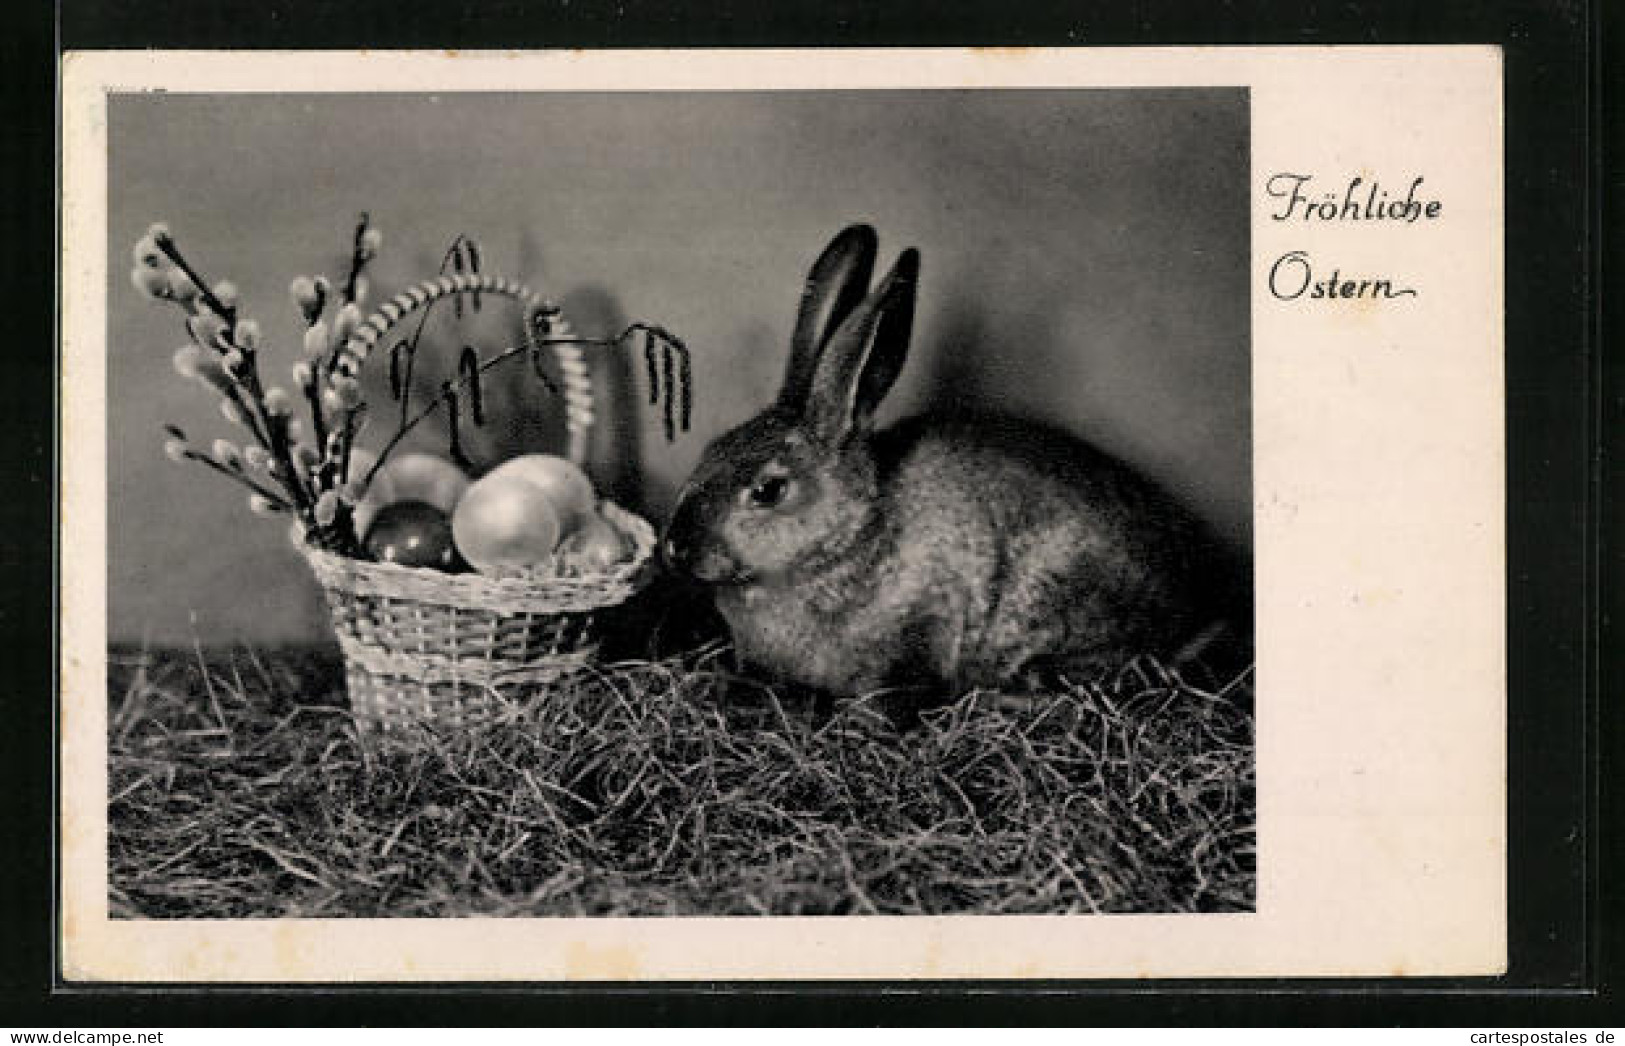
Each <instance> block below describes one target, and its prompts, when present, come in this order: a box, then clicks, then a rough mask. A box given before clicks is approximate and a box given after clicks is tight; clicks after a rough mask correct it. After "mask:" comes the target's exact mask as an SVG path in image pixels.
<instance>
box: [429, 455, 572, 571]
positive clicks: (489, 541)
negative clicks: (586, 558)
mask: <svg viewBox="0 0 1625 1046" xmlns="http://www.w3.org/2000/svg"><path fill="white" fill-rule="evenodd" d="M451 532H452V540H453V541H455V542H456V544H457V550H458V551H459V552H461V553H462V555H463V558H464V559H466V560H468V562H469V563H470V564H472V565H473V567H474V569H475V570H478V571H479V572H480V573H482V574H502V573H508V572H511V571H515V570H527V569H529V568H532V567H535V566H539V565H540V564H542V563H545V562H546V561H547V560H548V559H549V558H550V557H551V556H552V555H553V549H554V547H555V546H557V545H558V543H559V533H560V525H559V516H558V511H557V509H556V508H555V507H554V504H553V501H552V499H551V498H549V497H548V496H547V494H546V492H544V491H543V490H542V488H541V487H539V486H537V485H536V484H534V483H531V482H528V481H527V480H525V479H522V478H520V477H517V476H514V475H506V476H502V475H498V474H496V473H494V472H493V473H492V474H491V475H489V476H486V477H485V478H483V479H481V480H479V481H478V482H476V483H474V484H473V485H472V486H470V487H469V488H468V490H467V492H466V493H464V494H463V497H462V500H461V501H459V502H458V503H457V510H456V512H455V513H454V514H453V515H452V519H451Z"/></svg>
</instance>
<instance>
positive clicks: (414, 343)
mask: <svg viewBox="0 0 1625 1046" xmlns="http://www.w3.org/2000/svg"><path fill="white" fill-rule="evenodd" d="M465 244H466V245H467V246H468V248H469V250H470V251H471V252H472V253H473V268H474V271H475V272H478V271H479V251H478V250H476V249H475V248H474V241H473V240H471V239H469V238H468V236H467V235H466V234H462V233H459V234H458V236H457V238H456V239H455V240H453V241H451V246H450V247H448V248H447V249H446V254H445V256H444V257H442V258H441V259H440V271H439V272H438V273H437V274H436V275H439V276H444V275H446V268H447V267H448V266H450V265H451V264H452V256H453V255H455V254H457V253H458V252H459V251H460V250H461V248H462V247H463V246H464V245H465ZM459 300H461V298H460V296H459ZM477 300H478V299H476V301H477ZM439 304H440V299H436V300H434V301H432V302H430V303H429V307H428V308H426V309H424V310H423V312H422V313H420V314H419V316H418V325H417V327H416V328H415V329H414V330H413V331H412V337H411V339H410V340H409V341H407V342H406V343H405V344H406V346H407V349H406V366H405V367H403V368H401V372H402V373H401V420H400V424H402V425H405V424H406V419H407V413H408V407H409V405H410V404H411V402H412V370H413V365H414V364H415V363H416V362H417V356H418V341H419V340H420V339H421V338H422V337H423V328H424V327H425V326H426V325H427V324H428V322H429V314H430V313H432V312H434V310H435V307H436V306H438V305H439ZM475 307H476V309H477V308H478V305H477V304H476V306H475ZM367 478H368V480H369V481H370V480H371V478H372V477H371V476H368V477H367Z"/></svg>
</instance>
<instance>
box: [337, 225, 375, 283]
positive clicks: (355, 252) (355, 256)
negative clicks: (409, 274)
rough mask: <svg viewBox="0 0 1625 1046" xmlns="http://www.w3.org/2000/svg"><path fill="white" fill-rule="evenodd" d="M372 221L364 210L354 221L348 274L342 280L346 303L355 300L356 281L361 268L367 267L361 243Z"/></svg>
mask: <svg viewBox="0 0 1625 1046" xmlns="http://www.w3.org/2000/svg"><path fill="white" fill-rule="evenodd" d="M371 222H372V219H371V217H370V216H369V215H368V214H367V212H366V211H362V212H361V217H360V219H359V220H358V221H357V222H356V223H355V237H354V238H353V239H352V240H351V243H350V275H349V276H347V277H346V278H345V280H344V301H345V303H346V304H348V303H349V302H353V301H355V288H356V283H357V282H358V281H359V280H360V279H361V270H363V269H365V268H366V267H367V249H366V247H364V246H363V245H362V243H361V241H362V239H363V238H364V237H365V236H366V235H367V226H368V225H370V224H371Z"/></svg>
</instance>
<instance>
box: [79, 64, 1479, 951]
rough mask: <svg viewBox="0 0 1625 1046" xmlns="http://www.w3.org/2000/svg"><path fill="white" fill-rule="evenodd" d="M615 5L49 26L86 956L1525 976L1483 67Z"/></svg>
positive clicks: (82, 945) (81, 916) (81, 931)
mask: <svg viewBox="0 0 1625 1046" xmlns="http://www.w3.org/2000/svg"><path fill="white" fill-rule="evenodd" d="M636 57H637V56H634V55H632V54H630V53H614V52H569V53H565V52H555V53H545V54H544V53H521V52H515V53H512V54H500V55H498V54H489V55H479V54H468V55H459V54H430V53H426V52H378V53H363V52H333V53H330V54H323V55H319V56H318V55H291V54H280V55H279V54H264V55H250V54H246V53H228V52H218V53H203V52H198V53H179V52H176V53H157V54H153V55H150V56H146V57H145V58H143V57H141V56H136V55H115V54H111V53H108V54H90V55H83V56H76V58H75V60H73V61H70V62H69V63H68V64H67V66H66V69H67V72H68V87H69V90H68V91H67V92H66V94H65V99H66V101H65V103H64V114H65V124H64V126H65V138H64V141H65V146H64V162H65V168H66V170H67V171H68V172H70V175H73V176H74V177H71V178H70V179H69V181H67V182H66V183H65V184H66V185H67V186H68V187H69V188H68V190H66V191H65V195H64V214H65V217H64V263H63V264H64V273H65V274H67V275H66V277H65V282H64V311H63V314H64V317H65V323H66V326H65V333H64V352H63V361H64V362H63V382H64V384H63V389H64V397H65V398H64V405H63V413H62V425H63V447H64V455H65V462H66V469H65V483H64V491H65V500H64V520H65V526H67V527H68V528H69V529H71V530H72V532H73V533H74V534H75V535H77V538H76V540H75V541H74V542H71V543H68V544H66V545H65V548H66V549H68V552H69V553H70V554H65V555H64V559H63V578H64V580H63V620H64V632H63V637H64V645H63V662H62V665H63V673H64V680H65V684H64V686H65V689H64V724H65V725H64V734H63V738H64V740H63V749H62V752H63V767H64V777H63V779H64V782H65V788H66V789H67V796H66V806H65V810H67V811H68V813H69V815H70V816H67V817H66V819H65V821H64V836H63V838H64V853H65V860H64V895H65V897H66V898H67V903H68V907H69V914H70V918H69V920H68V922H67V926H68V929H67V930H66V931H65V939H66V941H67V947H68V954H69V968H70V969H71V970H75V971H78V972H80V973H82V974H83V975H84V976H86V977H89V978H91V979H97V978H108V977H111V978H118V979H124V980H130V981H144V980H153V979H159V980H162V979H166V978H168V977H175V976H178V977H180V978H181V979H199V980H216V979H221V980H255V981H265V982H275V981H280V980H292V981H305V980H313V979H323V978H333V977H337V978H340V979H358V978H360V979H367V978H371V979H377V980H382V981H389V980H426V979H443V980H477V979H487V980H503V979H515V978H518V979H533V980H538V981H553V980H602V981H624V980H644V979H652V980H664V979H672V978H678V979H682V978H695V977H702V978H704V977H718V978H728V977H733V978H741V979H756V978H772V977H784V976H810V977H814V978H857V979H863V978H877V977H879V978H886V977H916V978H918V977H982V978H987V977H1006V978H1008V977H1015V978H1036V977H1046V976H1070V977H1075V976H1103V977H1145V976H1157V975H1190V974H1199V975H1208V976H1243V975H1277V974H1300V975H1310V974H1314V975H1328V976H1339V975H1352V974H1359V973H1372V972H1375V973H1380V974H1382V975H1390V974H1395V971H1398V974H1397V975H1428V974H1438V973H1447V974H1448V973H1463V972H1482V971H1493V970H1495V969H1497V968H1504V964H1505V912H1504V899H1505V888H1506V887H1505V821H1504V806H1505V773H1504V750H1505V736H1506V734H1505V694H1504V686H1505V667H1504V666H1505V655H1504V646H1503V644H1504V639H1505V635H1504V623H1503V621H1502V619H1501V618H1500V617H1499V616H1498V614H1497V613H1496V609H1495V608H1496V606H1497V605H1498V601H1499V600H1501V598H1502V596H1503V590H1502V581H1501V578H1500V576H1499V575H1498V574H1497V573H1496V572H1495V571H1494V570H1488V569H1486V565H1493V564H1494V563H1496V562H1498V558H1497V557H1499V556H1501V555H1502V552H1503V545H1502V542H1503V535H1502V530H1501V527H1502V505H1503V504H1504V502H1503V500H1502V498H1503V489H1502V483H1503V474H1504V458H1503V455H1502V450H1501V444H1500V442H1499V440H1500V435H1501V427H1500V426H1501V413H1500V411H1501V391H1500V377H1501V369H1500V368H1501V365H1502V364H1501V355H1500V353H1501V341H1500V336H1499V333H1498V328H1497V327H1496V326H1495V322H1496V319H1495V318H1496V317H1497V316H1498V314H1499V308H1500V301H1501V298H1500V295H1501V285H1500V282H1499V269H1498V268H1497V265H1498V262H1499V253H1498V252H1499V239H1498V238H1497V237H1498V236H1499V230H1500V210H1499V208H1500V197H1499V189H1498V186H1499V181H1498V177H1497V172H1498V167H1497V164H1498V162H1499V153H1498V151H1497V150H1498V149H1499V145H1498V141H1499V139H1498V137H1497V136H1498V134H1499V124H1498V122H1497V121H1498V119H1499V111H1498V109H1497V108H1496V105H1497V103H1496V95H1495V90H1496V87H1497V84H1498V83H1499V79H1498V78H1499V74H1500V71H1499V66H1498V64H1497V63H1496V61H1495V56H1494V55H1493V54H1491V53H1489V52H1486V51H1484V50H1482V49H1472V48H1463V49H1441V50H1438V51H1434V52H1421V51H1416V52H1411V51H1405V52H1403V53H1400V52H1381V51H1366V50H1359V49H1353V50H1351V51H1350V53H1347V54H1344V53H1341V52H1335V51H1328V52H1327V53H1326V54H1323V55H1321V56H1319V57H1318V58H1317V59H1316V60H1315V61H1313V62H1311V61H1309V60H1308V57H1309V56H1307V55H1306V54H1305V53H1303V52H1297V51H1292V50H1290V49H1269V48H1264V49H1247V48H1243V49H1235V50H1232V51H1228V52H1226V51H1223V50H1222V49H1221V50H1200V49H1196V50H1179V49H1169V50H1166V51H1159V52H1154V53H1153V52H1147V53H1137V52H1133V51H1129V50H1106V51H1102V52H1098V53H1089V54H1084V53H1082V52H1079V51H1069V50H1066V49H1050V50H1035V51H1031V52H1020V53H1012V54H1002V53H994V52H982V51H971V50H963V51H955V50H940V51H919V52H913V53H908V54H904V53H901V52H884V51H876V52H865V53H857V52H836V51H829V52H802V53H790V52H769V51H759V52H758V51H739V52H732V53H726V54H725V53H722V52H701V51H697V52H693V53H683V54H680V53H677V52H669V53H664V54H662V55H659V56H658V57H660V58H661V59H662V61H661V62H657V63H654V64H652V65H651V64H648V63H640V62H638V61H636V60H635V59H636ZM904 59H907V60H908V61H907V62H904V61H903V60H904ZM899 63H902V64H899ZM1352 99H1358V100H1360V103H1361V105H1360V107H1358V108H1357V109H1356V108H1351V107H1350V106H1349V105H1348V104H1347V103H1349V102H1350V100H1352ZM1327 106H1331V107H1341V109H1342V110H1344V111H1348V112H1350V113H1358V114H1359V115H1358V116H1355V115H1351V116H1349V118H1348V119H1347V120H1346V121H1345V122H1344V124H1343V125H1341V126H1340V127H1339V129H1338V130H1337V132H1336V133H1335V134H1333V133H1331V132H1325V133H1322V129H1321V124H1320V122H1319V120H1318V117H1317V115H1316V114H1317V112H1318V111H1320V109H1323V108H1325V107H1327ZM1400 113H1403V114H1404V115H1403V117H1401V116H1397V115H1394V114H1400ZM1384 114H1387V115H1384ZM1400 119H1403V120H1404V121H1409V123H1408V124H1407V125H1406V126H1407V127H1409V128H1411V130H1409V131H1407V133H1405V134H1395V133H1390V132H1389V131H1388V130H1386V129H1385V128H1388V127H1389V124H1390V123H1391V122H1392V121H1394V120H1400ZM1385 121H1386V122H1385ZM1442 129H1448V131H1446V130H1442ZM69 277H71V278H69ZM1401 463H1402V464H1401Z"/></svg>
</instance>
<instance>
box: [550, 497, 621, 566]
mask: <svg viewBox="0 0 1625 1046" xmlns="http://www.w3.org/2000/svg"><path fill="white" fill-rule="evenodd" d="M630 552H631V548H630V546H629V545H628V543H627V540H626V539H625V538H624V537H622V536H621V532H620V531H619V530H616V529H615V526H614V524H612V523H610V521H609V520H607V519H605V518H604V517H603V516H601V515H599V514H598V513H597V512H593V513H591V514H590V515H589V516H588V517H587V518H586V519H585V520H584V521H583V522H582V523H581V525H580V526H579V527H578V528H577V529H576V530H575V531H574V532H573V533H571V534H569V535H568V536H566V537H565V539H564V540H563V541H561V542H559V558H560V559H561V560H563V561H564V563H565V565H566V566H567V567H569V568H570V569H572V570H574V571H576V572H579V573H584V574H595V573H601V572H603V571H606V570H610V569H612V568H613V567H614V566H615V565H616V564H618V563H620V562H622V561H623V560H625V559H626V558H627V555H628V554H629V553H630Z"/></svg>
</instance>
